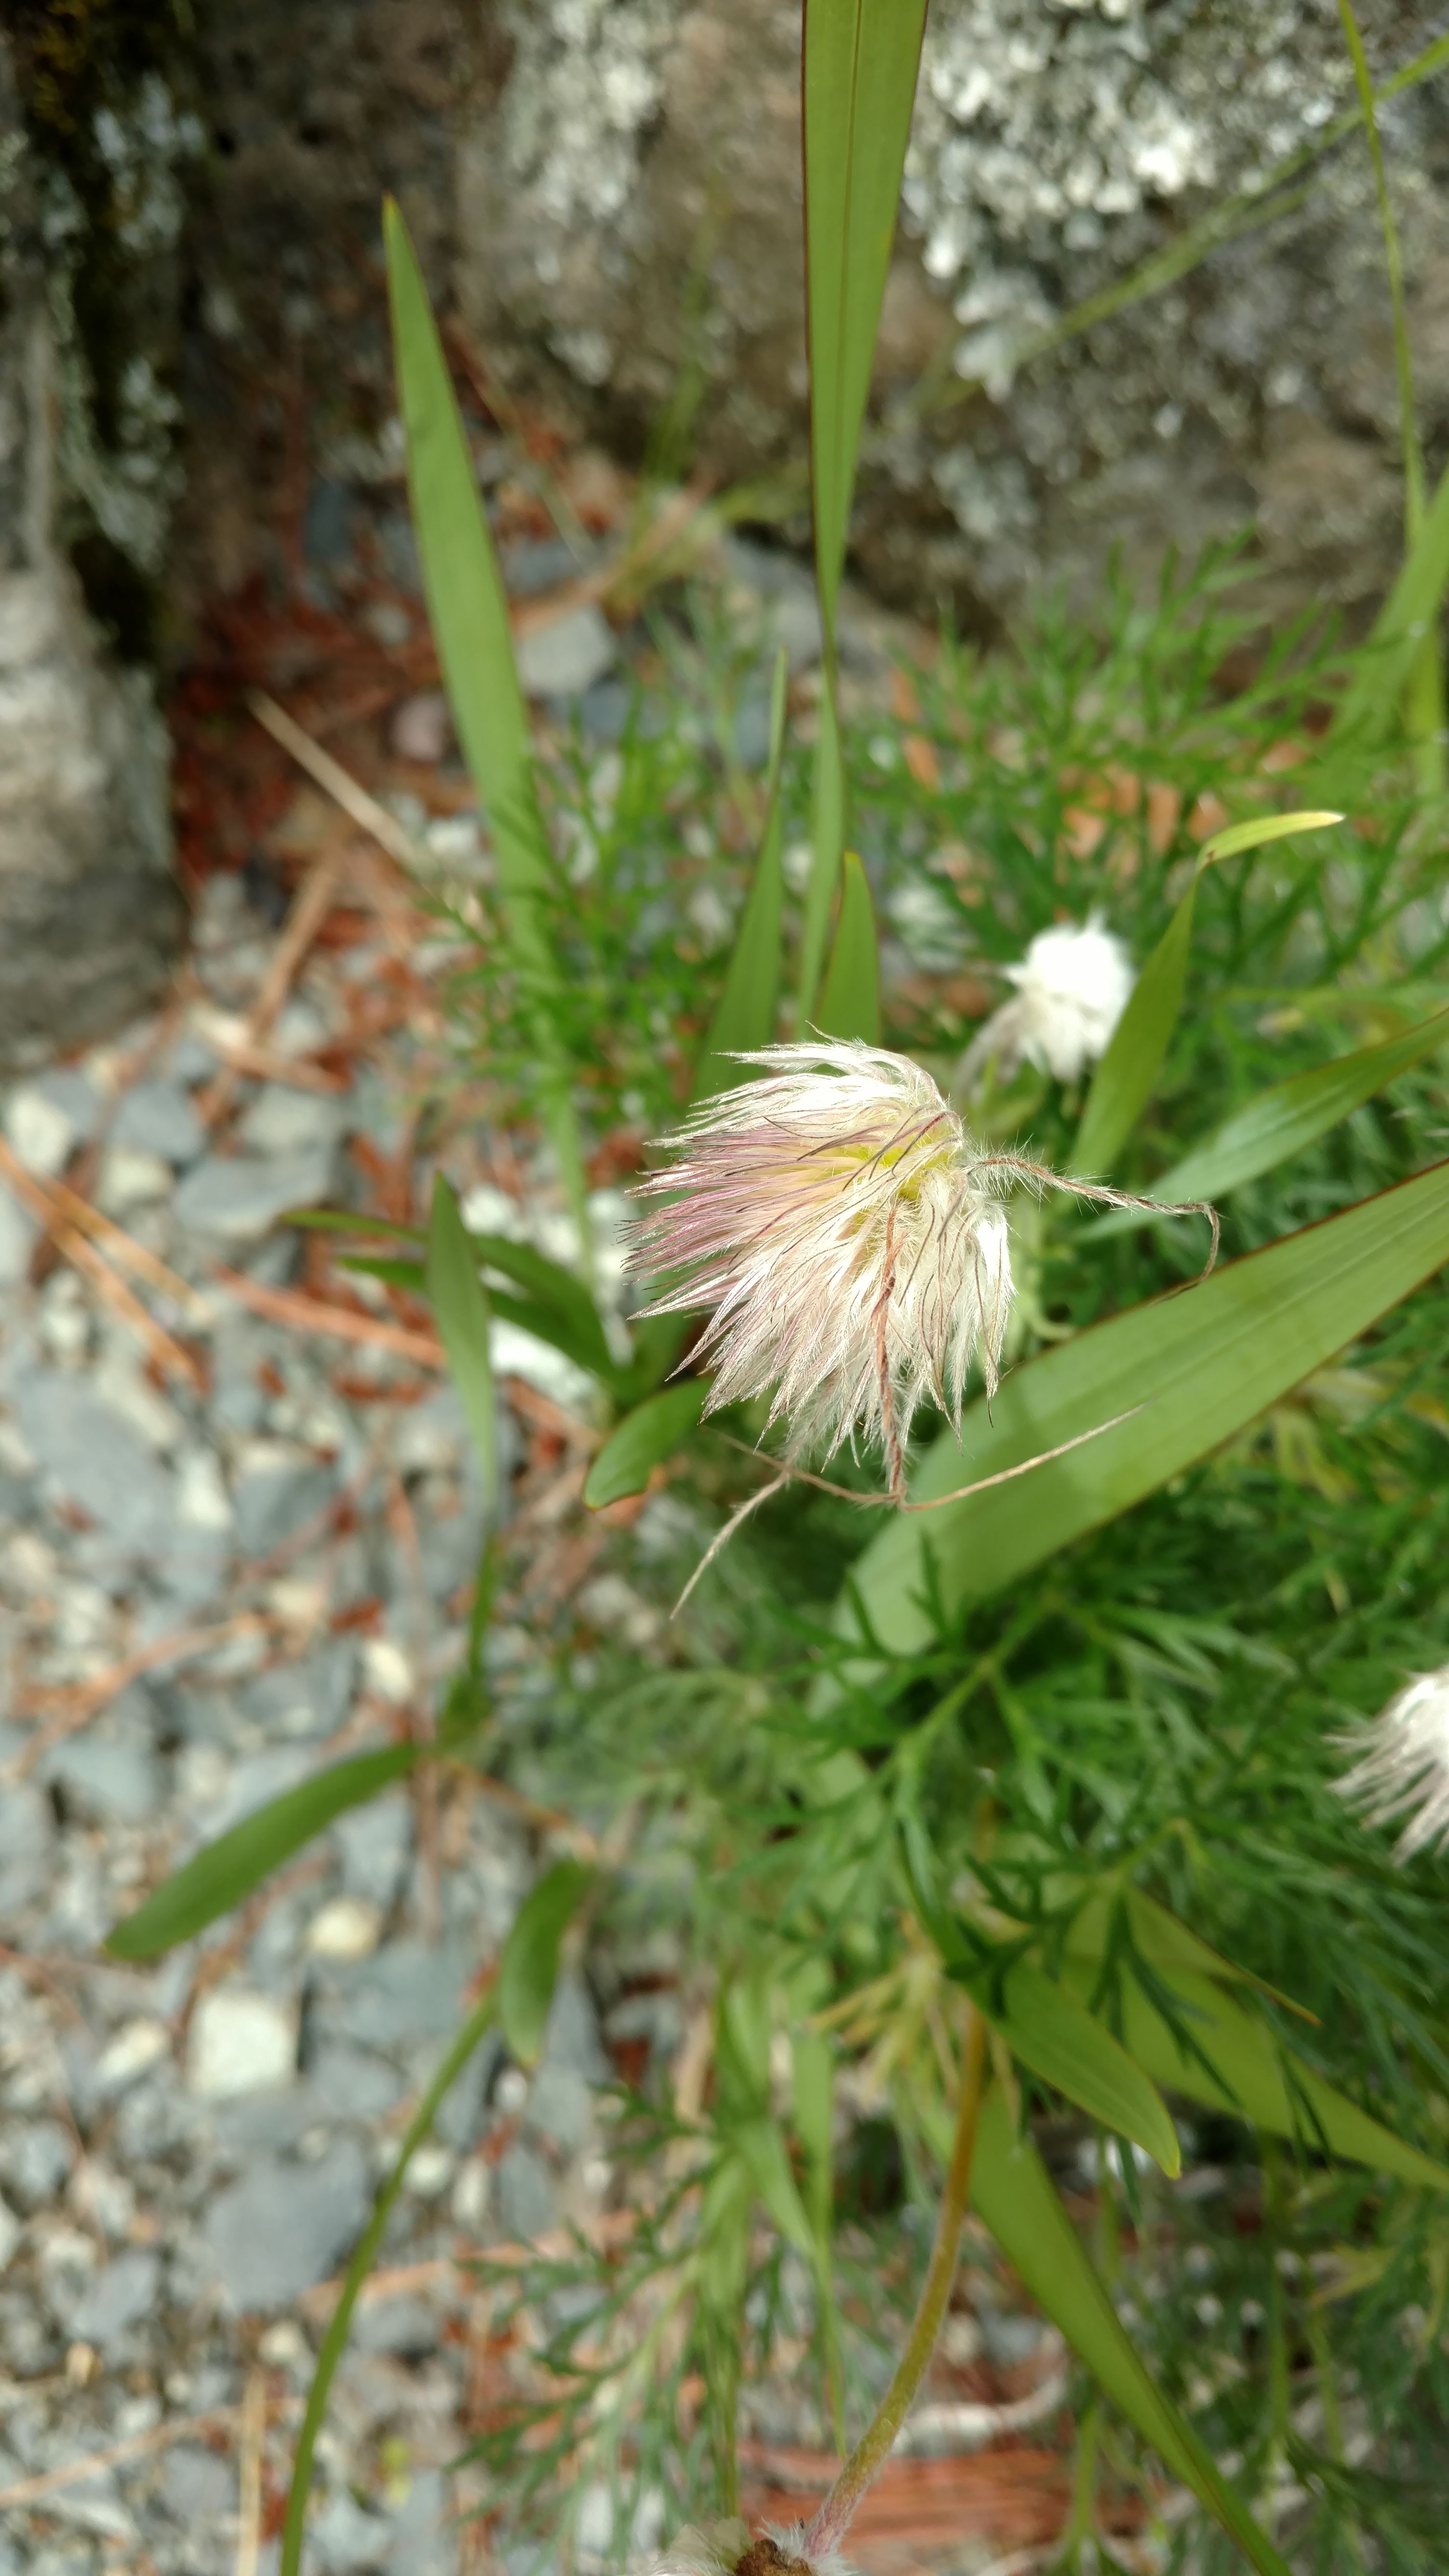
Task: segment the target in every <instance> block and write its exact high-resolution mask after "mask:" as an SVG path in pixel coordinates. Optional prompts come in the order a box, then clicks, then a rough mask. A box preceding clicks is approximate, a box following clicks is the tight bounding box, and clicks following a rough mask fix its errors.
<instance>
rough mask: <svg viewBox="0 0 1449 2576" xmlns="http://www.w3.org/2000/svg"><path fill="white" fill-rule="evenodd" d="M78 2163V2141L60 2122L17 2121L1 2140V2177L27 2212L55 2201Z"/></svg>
mask: <svg viewBox="0 0 1449 2576" xmlns="http://www.w3.org/2000/svg"><path fill="white" fill-rule="evenodd" d="M74 2163H75V2141H74V2139H73V2137H72V2136H71V2133H70V2131H69V2129H64V2128H62V2126H61V2124H60V2122H59V2120H44V2119H41V2120H23V2121H16V2122H15V2123H14V2125H13V2126H12V2127H10V2128H8V2129H7V2130H6V2131H5V2133H4V2136H3V2137H0V2175H3V2176H4V2179H5V2187H6V2189H7V2191H10V2192H12V2193H13V2194H14V2196H15V2198H16V2199H17V2200H18V2201H19V2202H20V2203H21V2205H22V2207H24V2208H26V2209H38V2208H40V2207H41V2206H42V2205H43V2204H44V2203H45V2202H46V2201H48V2200H54V2199H55V2198H56V2196H57V2194H58V2193H59V2192H60V2191H61V2190H62V2189H63V2187H64V2185H65V2182H66V2180H67V2178H68V2176H69V2174H70V2171H71V2168H72V2166H73V2165H74Z"/></svg>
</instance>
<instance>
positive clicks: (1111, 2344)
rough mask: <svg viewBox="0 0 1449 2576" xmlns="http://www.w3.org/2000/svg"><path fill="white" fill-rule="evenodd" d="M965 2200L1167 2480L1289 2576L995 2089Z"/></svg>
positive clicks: (1258, 2564) (1263, 2570) (1267, 2564)
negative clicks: (1171, 2392) (1142, 2350)
mask: <svg viewBox="0 0 1449 2576" xmlns="http://www.w3.org/2000/svg"><path fill="white" fill-rule="evenodd" d="M941 2125H942V2126H944V2124H941ZM936 2144H937V2148H938V2152H945V2141H944V2139H942V2138H937V2140H936ZM971 2200H972V2205H973V2207H974V2208H975V2209H976V2210H977V2211H978V2213H979V2214H980V2216H981V2217H982V2218H983V2219H984V2220H985V2222H986V2225H987V2227H988V2228H989V2230H990V2232H991V2234H992V2235H993V2236H994V2237H995V2239H996V2242H997V2244H998V2245H999V2246H1000V2248H1001V2250H1002V2252H1003V2254H1004V2255H1005V2256H1006V2259H1007V2261H1008V2262H1009V2263H1010V2264H1011V2265H1012V2267H1013V2269H1014V2270H1015V2271H1017V2272H1018V2273H1019V2274H1020V2276H1021V2278H1022V2280H1023V2282H1024V2283H1025V2285H1026V2288H1027V2290H1028V2291H1029V2292H1030V2294H1031V2296H1032V2298H1034V2299H1035V2300H1036V2302H1037V2304H1038V2305H1039V2306H1040V2307H1041V2308H1042V2309H1044V2311H1045V2313H1046V2314H1047V2315H1048V2316H1049V2317H1050V2318H1051V2320H1052V2322H1053V2324H1054V2325H1056V2326H1057V2327H1058V2328H1059V2329H1060V2331H1061V2333H1062V2334H1063V2335H1065V2337H1066V2339H1067V2342H1068V2343H1069V2344H1070V2345H1071V2347H1072V2350H1073V2351H1074V2352H1075V2353H1076V2354H1077V2356H1078V2358H1079V2359H1080V2360H1081V2361H1083V2362H1085V2364H1086V2366H1087V2368H1088V2370H1090V2371H1091V2372H1092V2374H1093V2377H1094V2378H1095V2379H1096V2381H1097V2383H1098V2385H1099V2387H1100V2388H1101V2389H1102V2390H1103V2392H1104V2394H1105V2395H1106V2396H1108V2397H1109V2398H1110V2399H1111V2401H1112V2403H1113V2405H1114V2406H1117V2407H1119V2408H1120V2409H1121V2411H1122V2413H1123V2414H1124V2415H1125V2416H1126V2417H1127V2419H1128V2421H1129V2423H1131V2424H1134V2425H1135V2426H1136V2428H1137V2430H1138V2432H1139V2433H1140V2434H1141V2435H1142V2436H1143V2438H1144V2440H1146V2441H1148V2442H1150V2443H1151V2444H1152V2447H1153V2449H1154V2450H1155V2451H1156V2452H1157V2453H1158V2456H1159V2457H1160V2458H1161V2459H1162V2461H1163V2462H1164V2464H1165V2465H1166V2467H1167V2468H1168V2469H1169V2471H1170V2472H1171V2474H1172V2475H1173V2476H1174V2477H1176V2478H1180V2479H1181V2480H1182V2483H1183V2485H1184V2486H1187V2487H1190V2488H1191V2489H1192V2492H1193V2494H1194V2495H1195V2496H1196V2497H1197V2498H1198V2500H1199V2502H1200V2503H1201V2504H1203V2505H1205V2506H1206V2508H1207V2510H1208V2512H1209V2513H1210V2514H1212V2515H1213V2517H1214V2519H1215V2520H1216V2521H1217V2522H1219V2523H1220V2524H1221V2525H1222V2528H1223V2530H1224V2531H1226V2532H1227V2533H1228V2534H1229V2536H1230V2537H1231V2538H1232V2539H1233V2540H1235V2541H1236V2542H1237V2545H1238V2547H1239V2548H1240V2549H1241V2551H1242V2552H1243V2555H1244V2557H1245V2558H1246V2559H1247V2561H1248V2564H1249V2566H1250V2567H1255V2568H1256V2569H1257V2570H1258V2571H1259V2576H1288V2569H1287V2566H1286V2564H1285V2562H1284V2561H1283V2559H1281V2558H1280V2557H1279V2555H1278V2552H1277V2550H1276V2549H1275V2548H1274V2547H1273V2544H1272V2542H1271V2541H1270V2540H1268V2539H1267V2538H1266V2537H1265V2535H1264V2534H1263V2533H1262V2532H1261V2531H1260V2530H1259V2528H1258V2526H1257V2524H1256V2522H1255V2521H1254V2520H1253V2517H1252V2515H1251V2514H1250V2513H1249V2511H1248V2508H1247V2506H1246V2505H1245V2504H1244V2502H1243V2500H1242V2497H1241V2496H1240V2495H1239V2494H1238V2493H1237V2490H1236V2489H1235V2488H1234V2487H1232V2486H1230V2485H1229V2484H1228V2481H1227V2479H1226V2478H1224V2477H1222V2476H1221V2475H1220V2474H1219V2472H1218V2470H1217V2468H1216V2467H1215V2466H1214V2464H1213V2461H1212V2459H1211V2458H1210V2456H1209V2454H1208V2452H1207V2450H1206V2448H1205V2446H1204V2445H1203V2443H1202V2442H1201V2441H1200V2440H1199V2439H1198V2436H1197V2435H1196V2433H1195V2432H1194V2431H1193V2429H1192V2427H1191V2425H1190V2424H1189V2423H1188V2422H1187V2420H1186V2418H1185V2417H1184V2416H1183V2415H1181V2414H1180V2413H1179V2412H1178V2409H1177V2408H1176V2407H1175V2406H1174V2405H1173V2403H1172V2400H1171V2399H1170V2398H1169V2397H1167V2396H1165V2395H1164V2394H1163V2391H1162V2390H1161V2389H1160V2388H1159V2387H1158V2385H1157V2383H1156V2381H1155V2380H1154V2379H1153V2377H1152V2374H1151V2372H1150V2371H1149V2370H1148V2369H1147V2367H1146V2364H1145V2363H1144V2362H1143V2361H1141V2360H1140V2359H1139V2357H1138V2355H1137V2353H1136V2351H1135V2350H1134V2349H1133V2346H1132V2343H1131V2341H1130V2340H1129V2338H1128V2335H1127V2333H1126V2330H1125V2328H1124V2327H1123V2325H1122V2322H1121V2320H1120V2318H1119V2317H1118V2315H1117V2311H1116V2309H1115V2308H1114V2307H1113V2305H1112V2302H1111V2299H1110V2298H1109V2297H1108V2294H1107V2292H1106V2290H1105V2288H1104V2287H1103V2285H1102V2283H1101V2281H1100V2280H1099V2279H1098V2277H1097V2274H1096V2272H1095V2271H1094V2270H1093V2268H1092V2265H1091V2264H1090V2262H1089V2261H1088V2259H1087V2256H1086V2254H1085V2253H1084V2252H1083V2249H1082V2246H1081V2243H1080V2240H1079V2239H1078V2236H1077V2231H1076V2229H1075V2228H1074V2227H1073V2225H1072V2222H1071V2220H1070V2219H1069V2217H1068V2216H1067V2213H1066V2211H1065V2210H1064V2209H1063V2207H1062V2204H1061V2202H1060V2200H1059V2199H1058V2197H1057V2194H1056V2192H1055V2191H1054V2190H1053V2188H1052V2185H1051V2182H1050V2180H1049V2178H1048V2175H1047V2171H1046V2167H1045V2166H1044V2165H1043V2163H1042V2160H1041V2158H1040V2156H1039V2155H1038V2153H1037V2151H1036V2148H1035V2147H1034V2146H1033V2144H1032V2142H1031V2140H1030V2138H1022V2139H1018V2137H1017V2136H1016V2133H1015V2129H1014V2126H1013V2122H1012V2117H1011V2111H1010V2107H1009V2105H1008V2103H1007V2100H1006V2097H1005V2095H1004V2094H1003V2092H1002V2091H1001V2089H1000V2087H999V2086H996V2087H994V2088H993V2090H992V2091H991V2092H990V2093H989V2094H988V2095H987V2098H986V2101H985V2102H984V2104H983V2105H982V2110H981V2119H980V2123H979V2125H978V2128H977V2132H976V2153H975V2157H974V2160H973V2163H972V2168H971Z"/></svg>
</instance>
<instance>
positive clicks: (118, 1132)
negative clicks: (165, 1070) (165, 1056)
mask: <svg viewBox="0 0 1449 2576" xmlns="http://www.w3.org/2000/svg"><path fill="white" fill-rule="evenodd" d="M110 1141H111V1143H112V1144H113V1145H122V1146H125V1147H127V1148H128V1149H129V1150H130V1151H131V1152H132V1153H137V1154H159V1155H160V1157H161V1160H162V1162H163V1163H177V1164H180V1163H194V1162H195V1160H196V1157H197V1155H198V1154H199V1153H200V1152H201V1151H202V1149H203V1147H204V1146H205V1144H206V1130H205V1128H204V1127H203V1126H202V1123H201V1120H200V1119H199V1118H198V1116H197V1114H196V1110H195V1108H194V1107H193V1105H192V1100H191V1095H190V1093H189V1092H187V1091H184V1090H183V1089H182V1086H181V1084H180V1083H179V1082H177V1081H171V1082H167V1081H165V1080H164V1079H163V1078H162V1077H161V1076H159V1075H153V1076H152V1077H151V1079H150V1080H149V1081H146V1082H137V1083H133V1084H132V1086H131V1089H130V1090H129V1091H128V1092H126V1093H124V1094H123V1096H122V1099H121V1105H120V1107H119V1109H118V1110H117V1112H116V1117H115V1123H114V1125H113V1126H112V1129H111V1136H110Z"/></svg>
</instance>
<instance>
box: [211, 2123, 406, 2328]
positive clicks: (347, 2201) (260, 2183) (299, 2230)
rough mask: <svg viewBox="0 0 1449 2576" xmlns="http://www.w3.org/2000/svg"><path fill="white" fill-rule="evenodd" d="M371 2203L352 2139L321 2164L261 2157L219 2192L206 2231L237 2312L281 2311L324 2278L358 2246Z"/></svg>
mask: <svg viewBox="0 0 1449 2576" xmlns="http://www.w3.org/2000/svg"><path fill="white" fill-rule="evenodd" d="M370 2201H371V2193H370V2191H369V2189H368V2180H367V2166H366V2163H365V2160H364V2157H363V2153H362V2150H361V2148H360V2147H359V2146H358V2145H357V2144H356V2143H355V2141H354V2140H353V2139H351V2138H339V2139H338V2140H337V2142H336V2144H335V2145H334V2146H331V2147H329V2148H328V2150H327V2153H326V2154H325V2155H324V2156H323V2157H321V2158H320V2159H319V2161H318V2162H317V2163H316V2164H311V2165H301V2164H282V2163H280V2162H278V2161H276V2160H275V2159H273V2158H265V2159H260V2160H259V2161H258V2162H257V2163H256V2164H254V2165H253V2166H252V2168H251V2170H250V2172H248V2173H246V2174H243V2175H242V2177H241V2179H240V2180H239V2181H237V2182H234V2183H232V2184H230V2185H228V2187H227V2189H226V2190H225V2191H222V2192H219V2193H218V2194H217V2196H216V2198H215V2200H214V2201H213V2202H212V2204H211V2207H210V2209H209V2210H208V2212H207V2216H206V2223H205V2228H204V2234H205V2237H206V2242H207V2244H208V2246H209V2248H210V2250H211V2253H212V2256H213V2258H214V2260H215V2262H216V2266H217V2269H218V2271H219V2272H220V2274H221V2279H222V2285H223V2287H224V2289H225V2291H226V2295H227V2297H228V2299H229V2300H230V2301H231V2304H232V2306H233V2307H234V2308H239V2309H259V2308H261V2309H265V2308H282V2307H286V2306H288V2305H289V2304H290V2302H291V2301H292V2300H293V2299H295V2298H298V2297H299V2296H300V2295H301V2293H302V2291H303V2290H310V2289H311V2287H312V2285H313V2283H314V2282H317V2281H325V2280H326V2278H327V2276H328V2274H329V2273H330V2272H331V2271H333V2270H334V2269H335V2268H336V2266H337V2264H338V2263H339V2262H340V2261H341V2260H342V2258H343V2256H344V2255H345V2254H346V2253H347V2252H348V2250H349V2248H350V2247H351V2245H352V2244H353V2242H354V2240H355V2238H356V2236H357V2234H358V2231H359V2230H360V2228H361V2226H362V2224H363V2221H364V2219H365V2218H366V2216H367V2212H368V2207H369V2205H370Z"/></svg>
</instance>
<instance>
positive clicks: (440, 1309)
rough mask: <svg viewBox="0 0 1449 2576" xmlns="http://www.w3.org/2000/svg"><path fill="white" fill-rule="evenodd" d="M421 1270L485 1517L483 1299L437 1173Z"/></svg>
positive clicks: (494, 1491) (494, 1462) (489, 1414)
mask: <svg viewBox="0 0 1449 2576" xmlns="http://www.w3.org/2000/svg"><path fill="white" fill-rule="evenodd" d="M427 1266H428V1296H429V1299H430V1301H431V1303H432V1309H433V1314H434V1317H435V1319H436V1321H437V1327H438V1332H439V1334H440V1336H441V1338H442V1344H443V1348H444V1350H445V1351H446V1352H447V1355H448V1371H449V1375H450V1376H451V1378H452V1380H453V1384H454V1386H455V1387H456V1388H457V1390H458V1398H459V1401H460V1403H461V1404H462V1407H463V1412H464V1415H465V1416H466V1419H467V1423H468V1429H469V1432H470V1434H471V1435H472V1441H473V1447H474V1450H475V1452H476V1453H477V1459H478V1467H479V1472H480V1474H481V1476H482V1479H483V1508H484V1510H485V1511H486V1512H487V1513H488V1514H489V1515H490V1516H491V1515H492V1514H493V1513H494V1511H496V1509H497V1503H498V1417H497V1404H496V1399H495V1397H494V1392H493V1365H492V1362H491V1360H490V1359H489V1356H488V1300H487V1298H486V1297H485V1295H484V1293H483V1284H482V1281H481V1280H480V1279H479V1277H478V1255H477V1253H476V1251H475V1249H474V1247H473V1244H472V1242H471V1240H470V1238H469V1235H468V1231H467V1228H466V1227H465V1225H464V1223H463V1220H462V1218H461V1216H460V1215H459V1213H458V1202H457V1200H456V1199H455V1198H454V1196H453V1193H452V1191H451V1189H450V1188H449V1187H448V1184H447V1182H446V1181H445V1180H444V1178H443V1176H442V1173H441V1172H439V1173H437V1174H436V1175H435V1177H434V1181H433V1208H432V1223H431V1226H430V1228H429V1232H428V1265H427Z"/></svg>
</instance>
